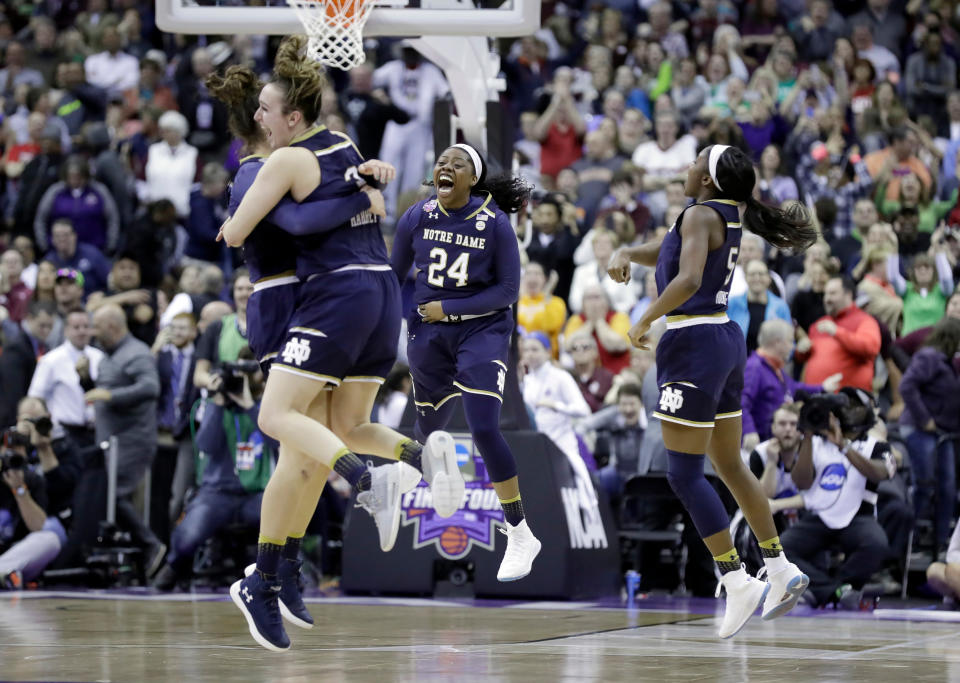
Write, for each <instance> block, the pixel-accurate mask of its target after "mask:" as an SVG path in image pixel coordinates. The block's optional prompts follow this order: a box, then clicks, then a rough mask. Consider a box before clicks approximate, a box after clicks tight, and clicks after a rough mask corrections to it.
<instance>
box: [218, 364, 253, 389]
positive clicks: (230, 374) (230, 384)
mask: <svg viewBox="0 0 960 683" xmlns="http://www.w3.org/2000/svg"><path fill="white" fill-rule="evenodd" d="M259 369H260V364H259V363H258V362H257V361H255V360H236V361H232V362H224V363H221V364H220V366H219V367H218V368H217V369H216V370H214V372H213V374H215V375H218V376H219V377H221V378H222V379H223V384H221V385H220V391H219V393H221V394H242V393H243V378H244V376H250V375H252V374H254V373H255V372H257V370H259Z"/></svg>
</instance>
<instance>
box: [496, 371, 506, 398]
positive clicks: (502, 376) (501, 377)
mask: <svg viewBox="0 0 960 683" xmlns="http://www.w3.org/2000/svg"><path fill="white" fill-rule="evenodd" d="M506 383H507V373H506V372H504V371H503V368H500V372H498V373H497V390H498V391H499V392H500V393H501V394H502V393H503V385H504V384H506Z"/></svg>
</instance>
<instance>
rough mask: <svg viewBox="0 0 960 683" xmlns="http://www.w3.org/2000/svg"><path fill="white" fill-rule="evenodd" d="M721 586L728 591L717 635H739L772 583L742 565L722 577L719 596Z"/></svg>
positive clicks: (725, 636)
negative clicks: (754, 574)
mask: <svg viewBox="0 0 960 683" xmlns="http://www.w3.org/2000/svg"><path fill="white" fill-rule="evenodd" d="M721 587H723V588H725V589H726V591H727V601H726V605H725V606H724V610H723V621H722V622H721V623H720V630H719V631H718V632H717V635H718V636H720V637H721V638H730V637H731V636H735V635H737V633H738V632H739V631H740V629H742V628H743V627H744V626H745V625H746V623H747V621H749V620H750V617H752V616H753V613H754V612H756V611H757V607H759V606H760V603H761V602H763V599H764V598H765V597H767V593H768V592H769V591H770V584H768V583H767V582H766V581H760V580H759V579H755V578H753V577H752V576H750V575H749V574H747V570H746V569H744V568H743V565H741V566H740V569H738V570H737V571H734V572H727V573H726V574H724V575H723V576H722V577H721V578H720V583H719V584H718V585H717V597H718V598H719V597H720V588H721Z"/></svg>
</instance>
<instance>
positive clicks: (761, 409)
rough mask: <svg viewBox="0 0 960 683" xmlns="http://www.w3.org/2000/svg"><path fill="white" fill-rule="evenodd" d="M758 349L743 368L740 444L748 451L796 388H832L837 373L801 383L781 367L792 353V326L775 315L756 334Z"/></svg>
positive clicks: (765, 433)
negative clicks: (818, 380)
mask: <svg viewBox="0 0 960 683" xmlns="http://www.w3.org/2000/svg"><path fill="white" fill-rule="evenodd" d="M757 339H758V341H759V343H760V346H759V348H757V350H756V351H754V352H753V353H752V354H750V357H749V358H747V365H746V367H745V368H744V371H743V394H742V395H741V398H740V406H741V408H743V447H744V449H745V450H747V451H748V452H749V451H752V450H753V449H754V448H756V447H757V444H758V443H760V442H761V441H766V440H767V439H769V438H770V436H771V431H770V428H771V424H772V421H773V414H774V413H775V412H777V409H778V408H779V407H780V406H782V405H783V404H784V403H788V402H790V401H792V400H793V395H794V393H796V392H797V391H798V390H800V389H805V390H806V391H809V392H812V393H819V392H820V391H830V392H833V391H836V390H837V387H838V386H840V378H841V374H840V373H837V374H835V375H831V376H830V377H828V378H827V379H825V380H824V382H823V384H822V385H820V384H816V385H812V384H802V383H800V382H797V381H796V380H794V379H793V378H792V377H791V376H790V374H789V373H788V372H786V371H785V370H784V366H785V365H786V363H787V361H788V360H790V354H791V353H792V352H793V325H792V324H791V323H788V322H787V321H786V320H780V319H779V318H777V319H774V320H767V321H766V322H764V323H763V324H762V325H761V326H760V334H759V335H758V336H757Z"/></svg>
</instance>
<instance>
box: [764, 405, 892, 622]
mask: <svg viewBox="0 0 960 683" xmlns="http://www.w3.org/2000/svg"><path fill="white" fill-rule="evenodd" d="M798 398H800V399H802V400H803V407H802V408H801V411H800V421H799V427H800V430H801V431H802V433H803V442H802V443H801V445H800V452H799V454H798V456H797V460H796V463H795V464H794V466H793V469H792V471H791V472H790V476H791V478H792V479H793V483H794V484H796V486H797V488H798V489H799V490H800V491H801V493H802V495H803V500H804V507H805V508H806V510H807V512H806V514H805V515H804V516H803V517H802V518H801V519H800V521H799V522H798V523H797V524H795V525H794V526H792V527H790V528H789V529H788V530H787V531H786V533H784V535H783V536H782V541H783V547H784V550H785V551H786V552H788V553H789V554H790V557H791V558H792V559H793V561H794V562H795V563H796V564H797V566H798V567H800V568H801V569H802V570H803V571H804V572H805V573H806V574H807V576H809V577H810V589H809V590H808V591H807V595H810V596H811V597H812V601H813V603H814V604H815V605H824V604H826V603H828V602H830V601H832V600H836V601H837V602H838V603H839V604H840V605H842V606H843V607H847V608H850V609H857V608H858V607H859V604H860V599H861V597H862V590H863V586H864V584H865V583H866V582H867V581H868V580H869V579H870V577H871V576H872V575H873V574H874V573H875V572H876V571H877V570H879V569H880V568H881V566H882V565H883V563H884V560H885V559H886V558H887V552H888V542H887V536H886V534H885V533H884V531H883V528H882V527H881V526H880V524H879V523H878V522H877V518H876V502H877V485H878V484H879V483H880V482H881V481H884V480H886V479H890V478H892V477H893V476H894V475H895V474H896V471H897V465H896V460H895V458H894V456H893V453H892V452H891V450H890V445H889V444H888V443H886V442H885V441H880V440H879V439H878V432H877V431H872V430H871V428H872V427H873V426H874V425H875V424H876V416H875V413H874V405H873V399H872V398H871V397H870V395H869V394H867V393H866V392H864V391H862V390H860V389H853V388H845V389H842V390H841V392H840V393H839V394H835V395H831V394H818V395H814V396H809V395H806V394H802V393H801V394H800V395H799V396H798ZM880 433H882V432H880ZM834 547H835V548H838V549H839V550H841V551H842V552H843V553H844V556H845V559H844V562H843V564H842V565H841V566H840V568H839V569H838V570H837V572H836V575H835V576H831V575H830V573H829V572H828V567H827V566H826V565H825V563H824V559H823V551H824V549H827V548H834Z"/></svg>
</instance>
